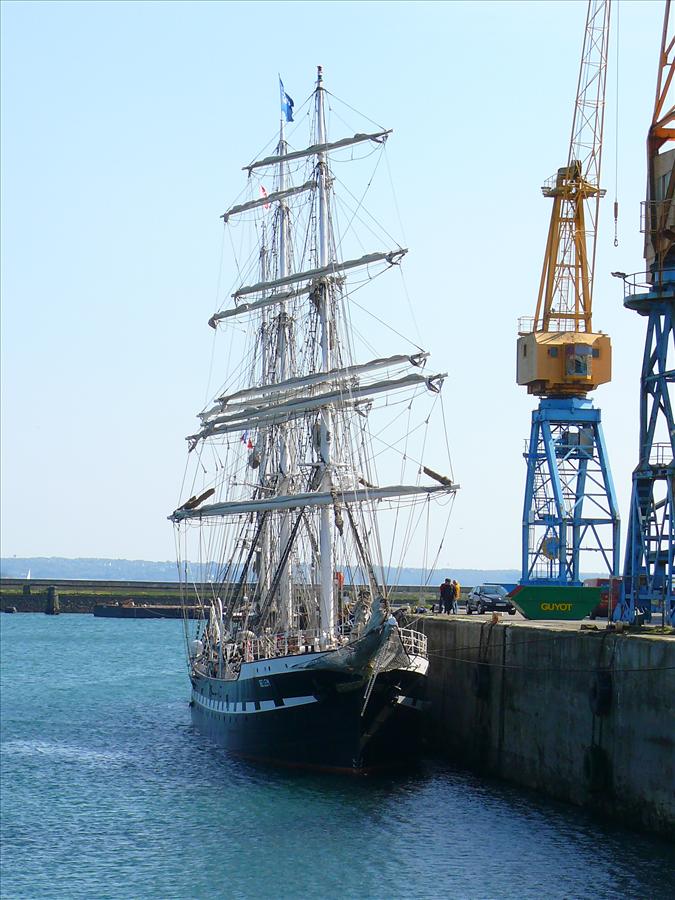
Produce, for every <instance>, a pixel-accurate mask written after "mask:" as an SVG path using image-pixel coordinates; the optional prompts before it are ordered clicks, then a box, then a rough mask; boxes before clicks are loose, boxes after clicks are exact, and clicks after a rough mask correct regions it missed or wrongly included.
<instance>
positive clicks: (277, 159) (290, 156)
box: [243, 128, 392, 175]
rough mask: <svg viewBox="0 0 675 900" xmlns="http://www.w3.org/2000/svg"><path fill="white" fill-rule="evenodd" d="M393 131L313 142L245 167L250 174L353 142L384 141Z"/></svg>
mask: <svg viewBox="0 0 675 900" xmlns="http://www.w3.org/2000/svg"><path fill="white" fill-rule="evenodd" d="M391 132H392V129H391V128H389V129H388V130H387V131H376V132H375V133H374V134H355V135H354V137H351V138H342V139H341V140H339V141H332V142H330V143H329V142H326V141H324V142H322V143H320V144H313V145H312V146H311V147H307V148H306V149H305V150H294V151H292V152H291V153H283V154H281V155H279V156H266V157H265V159H259V160H257V161H256V162H252V163H250V164H249V165H248V166H244V167H243V169H244V171H245V172H246V171H248V173H249V175H250V174H251V172H252V171H253V169H259V168H260V167H261V166H278V165H279V164H280V163H287V162H291V161H292V160H294V159H303V158H304V157H307V156H318V155H319V154H320V153H328V152H330V151H331V150H340V149H341V148H342V147H349V146H351V145H352V144H363V143H365V142H366V141H377V142H379V143H381V142H382V141H386V139H387V137H388V136H389V135H390V134H391Z"/></svg>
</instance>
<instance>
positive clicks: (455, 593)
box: [452, 579, 461, 615]
mask: <svg viewBox="0 0 675 900" xmlns="http://www.w3.org/2000/svg"><path fill="white" fill-rule="evenodd" d="M460 593H461V591H460V587H459V581H457V580H456V579H455V580H453V582H452V611H453V612H454V614H455V615H457V613H458V612H459V606H458V604H459V595H460Z"/></svg>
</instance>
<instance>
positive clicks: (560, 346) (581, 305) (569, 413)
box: [517, 0, 619, 618]
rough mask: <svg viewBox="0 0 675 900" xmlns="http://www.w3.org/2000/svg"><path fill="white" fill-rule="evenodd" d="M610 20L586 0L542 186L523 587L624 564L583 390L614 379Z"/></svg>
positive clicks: (573, 602) (525, 364) (527, 351)
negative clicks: (595, 314)
mask: <svg viewBox="0 0 675 900" xmlns="http://www.w3.org/2000/svg"><path fill="white" fill-rule="evenodd" d="M609 20H610V2H609V0H590V2H589V3H588V12H587V17H586V27H585V32H584V42H583V49H582V55H581V65H580V69H579V79H578V85H577V94H576V102H575V106H574V116H573V123H572V134H571V139H570V145H569V152H568V156H567V163H566V165H565V166H563V167H562V168H560V169H558V171H557V173H556V174H555V175H554V176H553V177H552V178H551V179H549V180H548V181H547V182H546V184H545V185H544V186H543V188H542V192H543V194H544V196H545V197H548V198H551V199H552V200H553V208H552V211H551V222H550V226H549V230H548V237H547V241H546V251H545V255H544V265H543V269H542V274H541V281H540V285H539V295H538V299H537V305H536V311H535V315H534V319H528V320H522V319H521V321H520V323H519V338H518V345H517V382H518V384H521V385H525V386H526V387H527V390H528V393H530V394H535V395H537V396H539V397H540V398H541V399H540V402H539V407H538V409H537V410H535V411H534V412H533V414H532V426H531V431H530V439H529V444H528V449H527V452H526V453H525V459H526V461H527V480H526V487H525V502H524V509H523V535H522V577H521V585H524V586H527V585H537V586H539V587H542V586H543V587H545V586H546V585H548V586H549V587H551V588H555V589H556V590H558V591H560V588H561V587H565V588H572V587H573V588H581V571H580V565H581V562H580V560H581V558H582V553H584V561H585V564H587V565H588V566H589V570H590V571H598V570H599V569H600V568H603V569H606V570H607V572H608V574H609V575H616V574H617V573H618V564H619V556H618V543H619V515H618V511H617V504H616V498H615V495H614V488H613V485H612V480H611V475H610V471H609V465H608V459H607V452H606V448H605V443H604V438H603V434H602V429H601V425H600V412H599V410H597V409H595V408H594V407H593V404H592V401H591V400H589V399H587V397H586V395H587V393H588V392H589V391H592V390H594V389H595V388H596V387H598V385H600V384H604V383H605V382H608V381H609V380H610V378H611V342H610V339H609V337H608V336H607V335H606V334H603V333H602V332H595V331H593V324H592V302H593V274H594V268H595V249H596V240H597V229H598V213H599V208H600V199H601V197H602V196H603V195H604V193H605V191H604V190H603V189H602V188H601V187H600V168H601V160H602V134H603V125H604V117H605V84H606V75H607V49H608V43H609ZM586 552H588V553H595V554H597V555H596V556H594V557H591V558H590V559H589V558H588V557H586V555H585V553H586ZM598 555H599V557H600V558H598ZM582 593H583V592H580V591H576V594H575V593H574V592H572V593H570V592H568V593H567V594H566V601H567V605H568V606H571V607H572V608H571V610H568V612H570V615H569V616H563V617H570V618H576V617H578V615H582V614H583V615H585V614H586V613H585V612H583V613H582V612H580V609H581V608H580V607H579V606H578V602H581V599H582ZM538 596H540V595H538ZM548 596H549V597H552V596H553V595H552V594H549V595H548ZM570 598H571V599H570ZM587 599H588V598H587ZM548 605H550V603H549V604H548ZM554 605H555V604H554ZM560 605H561V604H560V603H559V604H558V606H560ZM562 605H565V604H562Z"/></svg>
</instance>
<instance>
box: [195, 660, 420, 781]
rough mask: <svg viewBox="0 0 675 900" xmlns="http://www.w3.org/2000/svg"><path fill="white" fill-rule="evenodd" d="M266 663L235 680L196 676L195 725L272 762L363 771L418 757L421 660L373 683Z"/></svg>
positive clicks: (232, 747) (238, 750)
mask: <svg viewBox="0 0 675 900" xmlns="http://www.w3.org/2000/svg"><path fill="white" fill-rule="evenodd" d="M289 659H290V660H296V661H297V660H298V657H291V658H289V657H286V658H285V660H286V661H288V660H289ZM270 663H271V664H270V665H268V666H262V665H251V666H249V667H243V668H249V669H250V670H253V671H249V672H247V673H245V672H244V671H242V673H241V675H240V677H239V678H238V679H237V680H229V681H227V680H223V679H218V678H211V677H208V676H206V675H200V674H194V675H193V677H192V684H193V690H192V702H191V708H192V721H193V724H194V725H195V727H196V728H197V729H198V730H199V731H200V732H202V733H203V734H205V735H207V736H208V737H209V738H210V739H211V740H212V741H213V742H214V743H216V744H217V745H219V746H221V747H224V748H225V749H226V750H227V751H229V752H230V753H233V754H235V755H238V756H241V757H244V758H247V759H250V760H255V761H258V762H265V763H271V764H275V765H284V766H293V767H300V768H308V769H315V770H322V771H341V772H351V773H361V772H370V771H376V770H378V769H384V768H388V767H394V766H400V765H405V764H407V763H410V762H412V761H413V760H414V759H415V758H417V757H418V756H419V753H420V749H421V740H422V713H423V709H424V706H425V687H426V674H425V673H426V660H424V661H422V660H420V661H419V662H418V664H417V665H414V666H412V667H411V668H409V669H394V670H391V671H387V672H382V673H380V674H378V676H377V678H376V679H375V681H374V682H369V680H367V679H364V678H363V677H362V676H361V677H359V676H350V675H349V674H347V673H343V672H335V671H331V670H326V669H322V668H321V667H320V666H315V667H312V668H307V669H301V670H300V671H290V669H291V668H292V665H293V664H292V662H291V663H290V664H288V663H287V664H286V666H285V667H284V661H283V660H272V661H270ZM265 669H268V670H269V671H266V672H265V671H264V670H265Z"/></svg>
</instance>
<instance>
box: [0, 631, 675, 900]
mask: <svg viewBox="0 0 675 900" xmlns="http://www.w3.org/2000/svg"><path fill="white" fill-rule="evenodd" d="M0 626H1V629H0V631H1V641H2V647H1V660H2V663H1V665H2V673H1V677H2V682H1V695H0V696H1V701H2V702H1V704H0V710H1V714H2V743H1V748H0V749H1V756H0V763H1V776H2V777H1V779H0V791H1V802H2V810H1V813H2V816H1V825H2V849H1V853H2V857H1V865H2V870H1V879H0V896H1V897H2V898H3V900H14V898H16V900H19V898H30V900H43V898H44V900H60V898H63V900H80V898H93V900H108V898H109V900H123V898H124V900H127V898H129V900H144V898H152V900H154V898H157V900H173V898H176V900H183V898H185V900H202V898H204V900H206V898H219V897H223V898H228V900H229V898H251V900H253V898H256V900H266V898H270V900H271V898H275V900H276V898H281V900H283V898H289V900H293V898H305V897H313V898H324V897H325V898H334V897H340V898H383V900H384V898H394V900H396V898H406V900H409V898H437V897H438V898H441V897H444V898H518V900H520V898H538V900H539V898H633V897H634V898H650V900H659V898H663V900H666V898H671V897H673V896H674V895H675V875H674V872H675V847H674V846H673V845H670V844H668V843H665V842H663V841H661V840H659V839H657V838H653V837H650V836H649V835H643V834H639V833H635V832H630V831H628V830H626V829H624V828H621V827H618V826H616V827H615V826H613V825H612V824H611V823H607V822H600V821H598V820H596V819H595V818H593V817H592V816H591V815H590V814H588V813H587V812H585V811H582V810H579V809H576V808H573V807H567V806H563V805H560V804H556V803H553V802H551V801H548V800H546V799H545V798H541V797H538V796H536V795H534V794H531V793H526V792H524V791H522V790H521V789H518V788H514V787H510V786H508V785H505V784H502V783H498V782H494V781H485V780H481V779H479V778H477V777H476V776H475V775H472V774H470V773H468V772H466V771H463V770H460V769H456V768H454V767H452V766H451V765H450V764H448V763H445V762H442V761H440V760H438V759H431V758H430V759H426V760H424V761H423V762H422V764H421V765H420V766H419V768H418V769H416V770H415V771H410V772H406V773H400V774H397V775H395V776H394V775H389V776H386V777H384V776H382V777H368V778H350V777H347V776H340V777H336V776H324V775H315V774H312V775H310V774H305V773H301V772H288V771H278V770H270V769H266V768H262V767H254V766H251V765H248V764H245V763H243V762H241V761H237V760H233V759H231V758H228V756H227V755H225V754H224V753H223V752H222V751H221V750H218V749H216V748H214V747H212V746H211V745H210V744H209V743H208V742H207V741H206V740H205V739H203V738H202V737H200V736H199V735H198V734H195V733H194V732H193V731H192V730H191V728H190V725H189V709H188V705H187V702H188V688H189V681H188V677H187V670H186V666H185V660H184V653H183V630H182V623H181V622H179V621H172V620H162V621H153V620H142V619H137V620H124V619H98V618H94V617H93V616H87V615H61V616H58V617H49V616H44V615H40V614H19V615H12V616H9V615H4V616H2V618H1V621H0Z"/></svg>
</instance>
